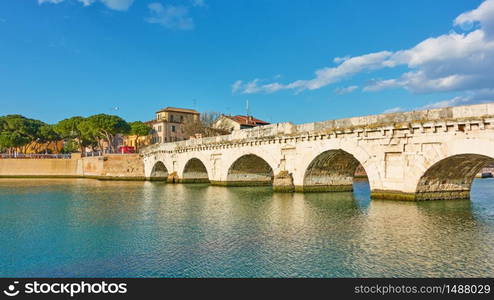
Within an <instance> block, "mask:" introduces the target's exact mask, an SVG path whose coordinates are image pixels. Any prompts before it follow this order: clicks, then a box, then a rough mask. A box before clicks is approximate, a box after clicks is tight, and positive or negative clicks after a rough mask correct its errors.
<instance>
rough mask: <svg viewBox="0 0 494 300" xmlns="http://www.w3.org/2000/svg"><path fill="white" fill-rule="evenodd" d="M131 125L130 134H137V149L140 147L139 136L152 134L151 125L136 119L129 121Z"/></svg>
mask: <svg viewBox="0 0 494 300" xmlns="http://www.w3.org/2000/svg"><path fill="white" fill-rule="evenodd" d="M129 125H130V132H129V134H130V135H134V136H135V145H136V150H137V148H138V141H139V137H141V136H147V135H149V134H151V127H149V126H148V125H147V124H145V123H143V122H141V121H135V122H131V123H129Z"/></svg>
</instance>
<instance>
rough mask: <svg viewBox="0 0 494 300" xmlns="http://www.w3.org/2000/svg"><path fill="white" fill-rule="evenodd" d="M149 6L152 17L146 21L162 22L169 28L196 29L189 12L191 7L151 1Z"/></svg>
mask: <svg viewBox="0 0 494 300" xmlns="http://www.w3.org/2000/svg"><path fill="white" fill-rule="evenodd" d="M148 8H149V12H150V13H151V17H149V18H147V19H146V21H147V22H149V23H153V24H160V25H161V26H163V27H165V28H169V29H179V30H190V29H194V20H193V19H192V17H191V16H190V14H189V9H188V8H187V7H185V6H174V5H166V6H165V5H163V4H161V3H151V4H149V5H148Z"/></svg>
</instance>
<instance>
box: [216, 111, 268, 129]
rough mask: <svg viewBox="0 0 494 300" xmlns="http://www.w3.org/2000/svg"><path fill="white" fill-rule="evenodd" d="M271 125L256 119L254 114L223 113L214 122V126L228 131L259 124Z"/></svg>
mask: <svg viewBox="0 0 494 300" xmlns="http://www.w3.org/2000/svg"><path fill="white" fill-rule="evenodd" d="M264 125H269V123H268V122H265V121H263V120H259V119H256V118H254V117H252V116H243V115H236V116H227V115H221V116H220V117H219V118H218V119H217V120H216V121H215V122H214V124H213V128H217V129H223V130H227V131H230V132H231V131H233V130H239V129H246V128H252V127H257V126H264Z"/></svg>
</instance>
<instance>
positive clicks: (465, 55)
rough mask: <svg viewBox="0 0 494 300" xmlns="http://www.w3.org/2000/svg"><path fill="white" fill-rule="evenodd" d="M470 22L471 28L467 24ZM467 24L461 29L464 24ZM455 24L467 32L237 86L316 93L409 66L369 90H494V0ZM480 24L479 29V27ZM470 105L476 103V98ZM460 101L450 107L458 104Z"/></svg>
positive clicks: (253, 90)
mask: <svg viewBox="0 0 494 300" xmlns="http://www.w3.org/2000/svg"><path fill="white" fill-rule="evenodd" d="M466 23H468V24H466ZM465 24H466V25H467V26H461V25H465ZM454 25H460V26H461V28H462V29H468V31H467V32H463V33H457V32H455V31H450V32H449V33H447V34H443V35H440V36H437V37H432V38H428V39H425V40H424V41H422V42H420V43H418V44H417V45H415V46H414V47H411V48H409V49H404V50H400V51H396V52H391V51H380V52H374V53H370V54H364V55H360V56H354V57H349V56H345V57H336V58H334V59H333V61H334V63H336V64H338V65H337V66H334V67H326V68H322V69H320V70H317V71H316V72H315V77H314V78H313V79H310V80H297V81H294V82H292V83H288V84H282V83H277V82H275V83H264V84H260V82H259V80H253V81H251V82H248V83H243V85H242V86H241V87H238V88H237V92H241V93H261V92H264V93H269V92H275V91H279V90H287V89H293V90H295V91H296V92H300V91H303V90H307V89H308V90H314V89H319V88H322V87H325V86H327V85H329V84H333V83H335V82H339V81H341V80H344V79H346V78H348V77H350V76H352V75H355V74H358V73H361V72H369V71H370V72H372V71H375V70H379V69H384V68H394V67H396V66H406V67H407V68H408V70H407V71H406V72H404V73H403V74H401V75H400V76H398V77H397V78H387V79H374V80H371V81H369V82H368V83H367V84H366V86H365V87H364V88H363V90H364V91H367V92H371V91H380V90H383V89H388V88H404V89H407V90H409V91H410V92H412V93H434V92H453V91H461V92H467V91H476V90H482V89H486V88H492V87H493V86H494V0H486V1H484V2H483V3H482V4H480V6H479V7H478V8H476V9H474V10H471V11H468V12H465V13H462V14H460V15H459V16H458V17H457V18H456V19H455V20H454ZM474 25H476V26H474ZM468 99H469V100H468V101H470V102H471V101H474V100H472V99H473V98H472V97H471V96H470V97H468ZM458 101H459V100H458V99H457V100H456V102H450V103H458Z"/></svg>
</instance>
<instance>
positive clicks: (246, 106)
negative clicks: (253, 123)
mask: <svg viewBox="0 0 494 300" xmlns="http://www.w3.org/2000/svg"><path fill="white" fill-rule="evenodd" d="M245 111H246V112H247V116H250V110H249V100H245Z"/></svg>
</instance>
